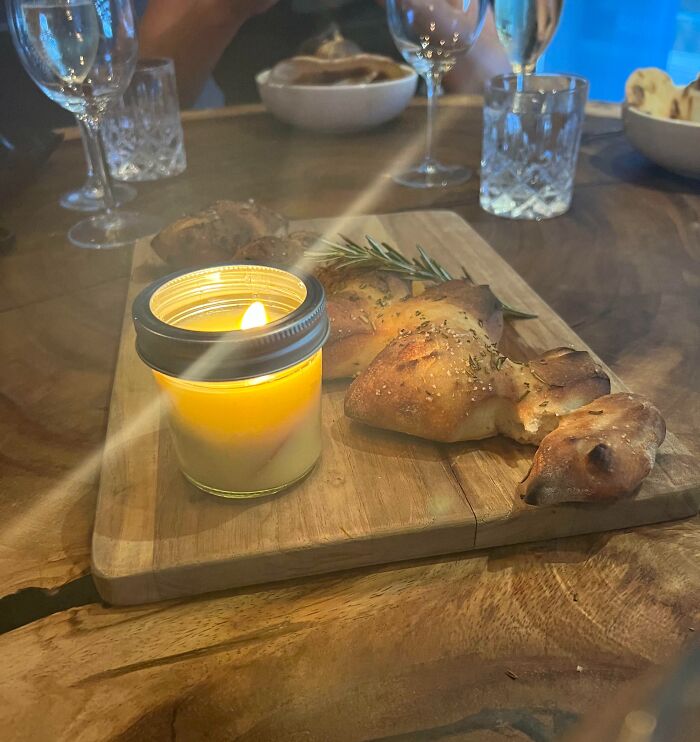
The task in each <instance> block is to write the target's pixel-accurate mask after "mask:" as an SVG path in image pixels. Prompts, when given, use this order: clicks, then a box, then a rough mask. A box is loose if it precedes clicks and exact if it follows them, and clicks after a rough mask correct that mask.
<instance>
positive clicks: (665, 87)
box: [625, 67, 681, 118]
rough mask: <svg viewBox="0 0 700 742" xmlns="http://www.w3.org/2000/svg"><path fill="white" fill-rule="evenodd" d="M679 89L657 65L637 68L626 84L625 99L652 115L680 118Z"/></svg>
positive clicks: (631, 104) (634, 106)
mask: <svg viewBox="0 0 700 742" xmlns="http://www.w3.org/2000/svg"><path fill="white" fill-rule="evenodd" d="M679 99H680V95H679V91H678V90H677V89H676V86H675V85H674V84H673V80H671V78H670V76H669V75H668V73H666V72H664V71H663V70H660V69H657V68H656V67H645V68H643V69H638V70H635V71H634V72H633V73H632V74H631V75H630V76H629V77H628V78H627V82H626V84H625V100H626V101H627V104H628V105H630V106H632V107H633V108H637V109H639V110H640V111H642V112H644V113H648V114H650V115H651V116H659V117H661V118H680V117H681V109H680V105H679Z"/></svg>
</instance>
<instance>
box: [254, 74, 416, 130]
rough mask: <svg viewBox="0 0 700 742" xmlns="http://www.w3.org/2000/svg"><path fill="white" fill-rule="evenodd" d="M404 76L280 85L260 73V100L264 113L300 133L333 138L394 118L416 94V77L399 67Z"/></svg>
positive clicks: (257, 79)
mask: <svg viewBox="0 0 700 742" xmlns="http://www.w3.org/2000/svg"><path fill="white" fill-rule="evenodd" d="M401 68H402V69H403V70H405V72H406V76H405V77H400V78H398V79H397V80H385V81H383V82H373V83H367V84H364V85H283V84H280V83H271V82H269V81H268V78H269V76H270V70H264V71H263V72H261V73H259V74H258V75H257V76H256V78H255V82H257V84H258V91H259V92H260V97H261V98H262V100H263V103H264V104H265V107H266V108H267V110H268V111H269V112H270V113H271V114H273V115H274V116H276V117H277V118H278V119H281V120H282V121H286V122H287V123H288V124H292V125H293V126H298V127H299V128H300V129H309V130H311V131H322V132H326V133H332V134H345V133H348V132H356V131H363V130H364V129H371V128H372V127H373V126H379V124H383V123H384V122H386V121H390V120H391V119H393V118H396V116H398V115H399V114H400V113H401V112H402V111H403V110H404V108H406V106H407V105H408V103H409V101H410V100H411V98H412V97H413V95H414V93H415V92H416V85H417V84H418V75H417V74H416V73H415V72H414V71H413V70H412V69H411V68H410V67H407V66H406V65H401Z"/></svg>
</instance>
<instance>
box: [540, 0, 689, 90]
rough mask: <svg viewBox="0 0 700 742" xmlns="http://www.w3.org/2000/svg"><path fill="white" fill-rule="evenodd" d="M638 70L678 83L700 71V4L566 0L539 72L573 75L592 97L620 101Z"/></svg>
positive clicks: (675, 0) (684, 0)
mask: <svg viewBox="0 0 700 742" xmlns="http://www.w3.org/2000/svg"><path fill="white" fill-rule="evenodd" d="M637 67H660V68H662V69H665V70H667V71H668V72H669V73H670V75H671V76H672V77H673V78H674V80H675V81H676V82H677V83H679V84H685V83H687V82H690V80H692V79H694V78H695V76H696V74H697V73H698V72H700V0H564V10H563V13H562V18H561V22H560V24H559V29H558V30H557V33H556V36H555V37H554V39H553V41H552V43H551V45H550V47H549V48H548V49H547V51H546V52H545V54H544V56H543V57H542V59H541V61H540V64H539V65H538V70H539V71H540V72H571V73H576V74H579V75H583V76H584V77H586V78H588V80H589V81H590V83H591V92H590V97H591V98H595V99H598V100H608V101H620V100H622V98H623V96H624V86H625V80H626V79H627V76H628V75H629V74H630V72H632V70H634V69H636V68H637Z"/></svg>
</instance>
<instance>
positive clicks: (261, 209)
mask: <svg viewBox="0 0 700 742" xmlns="http://www.w3.org/2000/svg"><path fill="white" fill-rule="evenodd" d="M287 227H288V224H287V219H286V218H285V217H283V216H282V215H281V214H277V213H276V212H274V211H272V210H271V209H268V208H267V207H265V206H261V205H260V204H258V203H256V202H255V201H252V200H251V201H240V202H239V201H216V202H215V203H213V204H212V205H211V206H208V207H207V208H206V209H203V210H202V211H198V212H197V213H195V214H190V215H189V216H185V217H182V219H178V220H177V221H175V222H173V223H172V224H169V225H168V226H167V227H165V228H164V229H163V230H161V231H160V232H159V233H158V234H157V235H156V236H155V237H154V238H153V239H152V240H151V246H152V247H153V249H154V250H155V251H156V253H157V254H158V256H159V257H160V258H161V259H162V260H164V261H165V262H166V263H168V264H169V265H170V266H172V267H173V268H187V267H190V266H194V265H204V264H207V263H212V264H213V263H224V262H230V261H231V260H234V259H235V253H236V251H237V250H238V248H240V247H243V246H244V245H246V244H248V243H249V242H251V241H252V240H255V239H257V238H258V237H263V236H265V235H275V236H278V237H281V236H284V235H286V234H287Z"/></svg>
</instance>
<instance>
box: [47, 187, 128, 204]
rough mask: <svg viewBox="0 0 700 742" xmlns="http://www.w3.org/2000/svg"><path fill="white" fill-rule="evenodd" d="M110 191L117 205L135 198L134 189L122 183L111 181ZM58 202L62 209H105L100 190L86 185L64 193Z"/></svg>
mask: <svg viewBox="0 0 700 742" xmlns="http://www.w3.org/2000/svg"><path fill="white" fill-rule="evenodd" d="M112 193H113V194H114V198H115V199H116V202H117V206H121V205H122V204H126V203H129V201H133V200H134V199H135V198H136V189H135V188H132V187H131V186H129V185H124V184H122V183H113V184H112ZM58 202H59V203H60V204H61V206H62V207H63V208H64V209H70V210H71V211H104V209H105V202H104V199H103V198H102V191H101V190H99V189H97V188H91V187H90V186H88V185H84V186H83V187H82V188H76V189H75V190H74V191H68V193H64V194H63V195H62V196H61V198H60V199H59V200H58Z"/></svg>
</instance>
